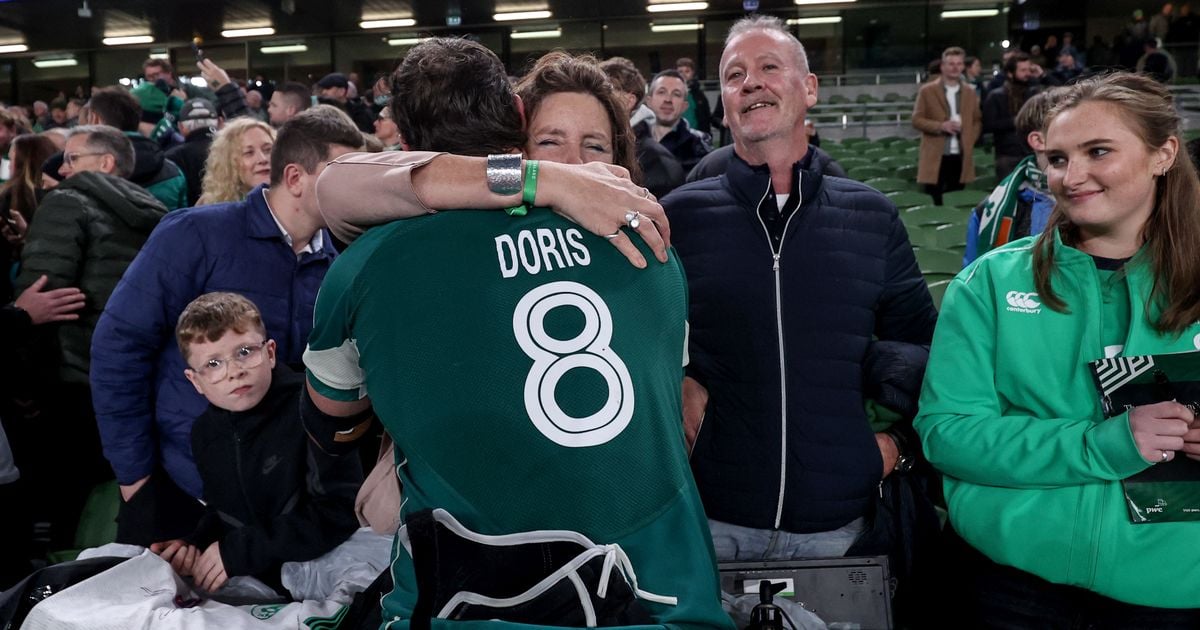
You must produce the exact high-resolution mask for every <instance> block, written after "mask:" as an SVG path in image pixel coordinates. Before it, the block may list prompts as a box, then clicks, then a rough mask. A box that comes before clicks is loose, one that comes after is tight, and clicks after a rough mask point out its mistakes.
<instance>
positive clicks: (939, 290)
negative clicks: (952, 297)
mask: <svg viewBox="0 0 1200 630" xmlns="http://www.w3.org/2000/svg"><path fill="white" fill-rule="evenodd" d="M926 282H928V279H926ZM950 282H951V281H950V280H937V281H935V282H930V283H929V297H931V298H933V307H934V308H936V309H938V310H941V308H942V298H944V297H946V287H949V286H950Z"/></svg>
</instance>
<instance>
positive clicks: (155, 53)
mask: <svg viewBox="0 0 1200 630" xmlns="http://www.w3.org/2000/svg"><path fill="white" fill-rule="evenodd" d="M150 58H151V59H170V58H171V53H169V52H167V51H165V50H151V51H150Z"/></svg>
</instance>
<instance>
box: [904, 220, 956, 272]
mask: <svg viewBox="0 0 1200 630" xmlns="http://www.w3.org/2000/svg"><path fill="white" fill-rule="evenodd" d="M951 227H954V226H951ZM960 231H961V230H960ZM915 253H916V256H917V265H918V266H920V267H921V273H930V272H936V273H958V272H959V271H961V270H962V260H963V257H962V253H961V252H954V251H950V250H946V249H934V248H931V247H922V248H920V249H918V250H916V252H915Z"/></svg>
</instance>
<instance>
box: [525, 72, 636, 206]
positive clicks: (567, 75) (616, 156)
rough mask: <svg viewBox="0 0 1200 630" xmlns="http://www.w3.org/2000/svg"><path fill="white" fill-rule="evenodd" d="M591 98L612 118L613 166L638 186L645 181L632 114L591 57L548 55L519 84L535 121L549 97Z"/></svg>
mask: <svg viewBox="0 0 1200 630" xmlns="http://www.w3.org/2000/svg"><path fill="white" fill-rule="evenodd" d="M564 92H566V93H578V94H587V95H588V96H592V97H594V98H595V99H596V100H597V101H600V105H601V106H602V107H603V108H604V112H605V113H606V114H607V115H608V123H609V127H610V128H611V135H612V142H613V163H614V164H616V165H618V166H622V167H624V168H625V169H626V170H628V171H629V175H630V177H631V178H632V179H633V181H634V182H636V183H638V184H640V183H641V180H642V172H641V170H642V169H641V168H640V167H639V166H638V160H637V140H636V138H635V137H634V135H633V129H632V128H630V126H629V113H628V112H627V111H625V107H624V106H623V105H622V104H621V101H620V99H619V98H617V94H616V92H614V90H613V85H612V83H610V82H609V80H608V75H606V74H605V73H604V70H602V69H601V68H600V62H598V61H596V58H595V57H593V56H591V55H572V54H570V53H568V52H564V51H561V50H556V51H553V52H549V53H546V54H545V55H543V56H542V58H541V59H538V61H537V63H536V64H534V66H533V69H532V70H530V71H529V73H528V74H526V75H525V77H524V78H522V79H521V82H520V83H518V84H517V94H518V95H519V96H520V97H521V101H522V102H524V103H525V115H526V117H527V119H529V120H532V119H533V116H534V114H535V113H536V112H537V109H538V107H539V106H541V104H542V100H544V99H545V98H546V97H547V96H550V95H551V94H561V93H564Z"/></svg>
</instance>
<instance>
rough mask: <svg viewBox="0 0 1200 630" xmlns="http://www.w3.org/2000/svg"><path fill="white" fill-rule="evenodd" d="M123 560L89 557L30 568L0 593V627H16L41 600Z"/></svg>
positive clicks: (7, 628)
mask: <svg viewBox="0 0 1200 630" xmlns="http://www.w3.org/2000/svg"><path fill="white" fill-rule="evenodd" d="M126 560H128V558H89V559H87V560H73V561H71V562H62V563H60V564H54V565H50V566H48V567H44V568H41V569H38V570H37V571H34V572H33V573H31V574H30V575H29V577H27V578H25V579H24V580H21V581H20V582H18V583H17V585H16V586H14V587H12V588H10V589H8V590H7V591H4V592H3V593H0V630H10V629H12V628H20V627H21V624H23V623H25V617H27V616H29V611H31V610H33V607H34V606H36V605H38V603H40V602H41V601H42V600H44V599H46V598H47V597H50V596H52V595H54V594H55V593H58V592H60V591H62V590H64V589H66V588H67V587H68V586H72V585H75V584H78V583H80V582H82V581H84V580H86V579H88V578H90V577H93V576H95V575H97V574H100V573H103V572H104V571H107V570H109V569H111V568H113V567H115V566H117V565H118V564H121V563H122V562H124V561H126Z"/></svg>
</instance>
